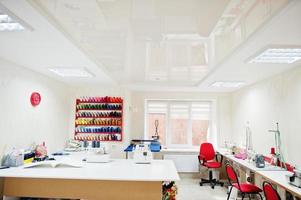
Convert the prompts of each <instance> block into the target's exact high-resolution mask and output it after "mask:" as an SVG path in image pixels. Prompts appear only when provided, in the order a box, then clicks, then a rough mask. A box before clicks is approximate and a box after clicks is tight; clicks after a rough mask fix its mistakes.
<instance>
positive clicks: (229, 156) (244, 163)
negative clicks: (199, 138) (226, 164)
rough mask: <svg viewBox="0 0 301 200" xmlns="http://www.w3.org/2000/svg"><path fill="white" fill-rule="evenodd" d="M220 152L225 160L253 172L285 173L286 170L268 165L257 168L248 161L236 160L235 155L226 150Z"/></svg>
mask: <svg viewBox="0 0 301 200" xmlns="http://www.w3.org/2000/svg"><path fill="white" fill-rule="evenodd" d="M218 152H219V153H220V154H221V155H223V156H224V157H225V158H227V159H229V160H231V161H233V162H236V163H238V164H239V165H241V166H243V167H244V168H247V169H249V170H251V171H254V172H256V171H285V169H283V168H281V167H278V166H274V165H270V164H267V163H266V166H265V167H264V168H257V167H256V166H255V163H254V162H249V161H248V160H247V159H245V160H243V159H238V158H235V156H234V155H232V154H230V153H229V152H227V151H225V150H218Z"/></svg>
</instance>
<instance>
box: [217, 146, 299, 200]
mask: <svg viewBox="0 0 301 200" xmlns="http://www.w3.org/2000/svg"><path fill="white" fill-rule="evenodd" d="M218 153H220V154H221V155H223V156H224V157H225V158H226V159H228V160H231V161H233V162H235V163H237V164H238V165H240V166H242V167H244V168H246V169H248V170H250V171H253V172H254V173H256V174H258V175H260V176H261V177H263V178H265V179H267V180H269V181H270V182H272V183H274V184H276V185H278V186H280V187H282V188H284V189H285V190H287V191H289V192H291V193H292V194H293V195H294V196H297V197H299V198H301V188H298V187H295V186H293V185H291V184H289V183H288V182H287V180H286V177H285V176H286V175H287V174H289V175H292V174H293V173H292V172H289V171H287V170H285V169H283V168H280V167H278V166H274V165H270V164H267V163H266V166H265V167H264V168H257V167H256V166H255V164H254V163H253V162H249V161H248V160H242V159H238V158H235V157H234V155H232V154H230V153H229V152H228V151H226V150H225V149H219V150H218Z"/></svg>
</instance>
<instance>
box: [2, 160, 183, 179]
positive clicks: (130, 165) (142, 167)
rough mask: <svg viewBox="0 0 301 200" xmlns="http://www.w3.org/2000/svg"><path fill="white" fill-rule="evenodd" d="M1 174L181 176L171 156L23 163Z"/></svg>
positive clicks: (104, 176) (79, 177)
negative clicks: (79, 162)
mask: <svg viewBox="0 0 301 200" xmlns="http://www.w3.org/2000/svg"><path fill="white" fill-rule="evenodd" d="M0 177H15V178H52V179H88V180H114V181H177V180H179V176H178V173H177V171H176V168H175V166H174V164H173V162H172V161H170V160H153V161H152V163H151V164H136V163H135V162H134V161H133V160H124V159H114V160H111V161H110V162H108V163H84V164H83V167H81V168H71V167H56V168H51V167H33V168H23V167H22V166H21V167H15V168H9V169H3V170H0Z"/></svg>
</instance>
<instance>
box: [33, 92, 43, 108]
mask: <svg viewBox="0 0 301 200" xmlns="http://www.w3.org/2000/svg"><path fill="white" fill-rule="evenodd" d="M30 103H31V105H33V106H37V105H39V104H40V103H41V95H40V94H39V93H38V92H33V93H32V94H31V96H30Z"/></svg>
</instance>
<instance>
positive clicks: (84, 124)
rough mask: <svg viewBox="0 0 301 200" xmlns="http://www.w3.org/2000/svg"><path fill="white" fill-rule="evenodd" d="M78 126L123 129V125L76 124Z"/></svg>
mask: <svg viewBox="0 0 301 200" xmlns="http://www.w3.org/2000/svg"><path fill="white" fill-rule="evenodd" d="M75 125H76V126H107V127H110V126H119V127H121V126H122V125H104V124H75Z"/></svg>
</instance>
